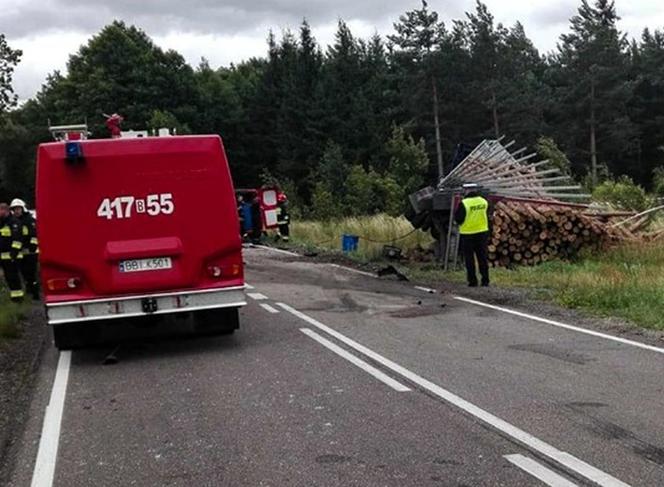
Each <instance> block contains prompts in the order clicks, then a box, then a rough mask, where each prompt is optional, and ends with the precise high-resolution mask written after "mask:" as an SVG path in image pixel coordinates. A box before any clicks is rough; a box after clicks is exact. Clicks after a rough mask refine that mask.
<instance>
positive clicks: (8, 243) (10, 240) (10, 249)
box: [0, 203, 25, 302]
mask: <svg viewBox="0 0 664 487" xmlns="http://www.w3.org/2000/svg"><path fill="white" fill-rule="evenodd" d="M22 247H23V242H22V238H21V225H20V223H19V222H18V220H16V218H14V216H13V215H12V214H11V211H10V209H9V205H8V204H7V203H0V267H2V272H3V274H4V275H5V282H6V283H7V287H8V288H9V298H10V299H11V300H12V301H15V302H20V301H23V297H24V296H25V293H24V292H23V285H22V284H21V275H20V273H19V263H20V261H21V259H22V258H23V254H22V253H21V248H22Z"/></svg>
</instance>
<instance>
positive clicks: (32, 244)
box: [9, 198, 39, 300]
mask: <svg viewBox="0 0 664 487" xmlns="http://www.w3.org/2000/svg"><path fill="white" fill-rule="evenodd" d="M9 206H10V207H11V210H12V214H13V215H14V218H15V219H16V220H17V221H18V223H19V224H20V226H21V242H22V244H23V247H22V248H21V254H22V256H23V258H22V259H21V260H20V261H19V265H18V268H19V271H20V272H21V276H22V277H23V282H24V283H25V290H26V291H27V292H28V293H30V294H31V295H32V297H33V299H35V300H37V299H39V283H38V281H37V259H38V254H39V241H38V240H37V222H36V221H35V219H34V218H33V216H32V215H31V214H30V212H29V211H28V209H27V207H26V206H25V202H24V201H23V200H21V199H18V198H16V199H14V200H13V201H12V202H11V204H10V205H9Z"/></svg>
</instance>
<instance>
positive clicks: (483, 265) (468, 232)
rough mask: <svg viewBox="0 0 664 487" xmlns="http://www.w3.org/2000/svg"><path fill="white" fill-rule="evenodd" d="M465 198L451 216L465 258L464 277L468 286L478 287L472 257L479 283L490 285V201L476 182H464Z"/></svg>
mask: <svg viewBox="0 0 664 487" xmlns="http://www.w3.org/2000/svg"><path fill="white" fill-rule="evenodd" d="M463 188H464V197H463V199H462V200H461V203H460V204H459V207H458V208H457V210H456V213H455V215H454V220H455V221H456V222H457V223H458V224H459V234H460V235H461V240H460V244H461V248H462V250H463V256H464V260H465V261H466V278H467V280H468V285H469V286H470V287H477V274H476V272H475V259H476V258H477V264H478V266H479V270H480V276H481V277H482V286H488V285H489V259H488V255H487V254H488V246H489V202H488V201H487V200H486V199H484V198H483V197H482V196H481V195H480V193H479V186H478V185H477V184H465V185H464V186H463Z"/></svg>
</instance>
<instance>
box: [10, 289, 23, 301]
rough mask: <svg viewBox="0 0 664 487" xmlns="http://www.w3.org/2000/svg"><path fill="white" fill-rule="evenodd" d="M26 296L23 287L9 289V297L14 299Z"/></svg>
mask: <svg viewBox="0 0 664 487" xmlns="http://www.w3.org/2000/svg"><path fill="white" fill-rule="evenodd" d="M23 296H25V293H24V292H23V289H20V290H18V291H9V297H10V298H12V299H14V298H22V297H23Z"/></svg>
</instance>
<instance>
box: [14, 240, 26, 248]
mask: <svg viewBox="0 0 664 487" xmlns="http://www.w3.org/2000/svg"><path fill="white" fill-rule="evenodd" d="M22 247H23V242H19V241H18V240H14V241H13V242H12V249H20V248H22Z"/></svg>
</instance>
